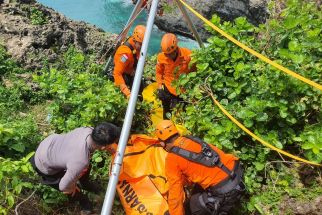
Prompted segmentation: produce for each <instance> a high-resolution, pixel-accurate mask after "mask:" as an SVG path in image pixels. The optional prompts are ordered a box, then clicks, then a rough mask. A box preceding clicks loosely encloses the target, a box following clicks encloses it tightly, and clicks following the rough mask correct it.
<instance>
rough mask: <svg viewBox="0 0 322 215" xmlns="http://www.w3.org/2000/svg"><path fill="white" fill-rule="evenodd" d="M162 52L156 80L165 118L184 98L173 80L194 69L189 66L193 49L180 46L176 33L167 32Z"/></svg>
mask: <svg viewBox="0 0 322 215" xmlns="http://www.w3.org/2000/svg"><path fill="white" fill-rule="evenodd" d="M161 49H162V52H161V53H159V54H158V59H157V65H156V81H157V83H158V98H159V99H160V100H161V102H162V107H163V119H166V118H167V116H166V113H167V112H171V110H172V108H174V107H175V106H176V104H178V103H179V102H182V101H183V100H182V99H181V98H179V97H178V95H177V92H176V89H175V87H174V86H173V81H175V80H178V78H179V76H180V75H181V74H187V73H189V72H191V71H192V70H193V69H191V68H189V63H190V60H191V57H190V55H191V51H190V50H189V49H187V48H181V47H178V40H177V37H176V36H175V35H174V34H171V33H167V34H165V35H164V36H163V37H162V40H161Z"/></svg>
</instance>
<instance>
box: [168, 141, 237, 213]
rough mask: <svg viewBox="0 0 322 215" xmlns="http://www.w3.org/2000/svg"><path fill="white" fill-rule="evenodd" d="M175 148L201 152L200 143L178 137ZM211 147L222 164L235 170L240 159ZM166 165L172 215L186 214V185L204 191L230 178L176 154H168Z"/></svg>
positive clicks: (216, 169) (212, 168) (222, 172)
mask: <svg viewBox="0 0 322 215" xmlns="http://www.w3.org/2000/svg"><path fill="white" fill-rule="evenodd" d="M174 146H177V147H180V148H183V149H186V150H188V151H192V152H197V153H198V152H200V151H201V146H200V145H199V144H198V143H196V142H194V141H192V140H190V139H188V138H186V137H183V136H181V137H178V138H177V139H176V140H175V141H174ZM210 146H211V147H212V148H213V149H214V150H215V151H216V152H217V153H218V155H219V156H220V159H221V162H222V163H223V164H224V165H225V166H226V167H227V168H228V169H229V170H233V168H234V165H235V161H236V160H238V159H237V158H236V157H234V156H233V155H231V154H225V153H224V152H223V151H221V150H220V149H218V148H217V147H215V146H212V145H210ZM165 165H166V166H165V168H166V176H167V178H168V182H169V195H168V204H169V212H170V214H171V215H183V214H184V207H183V201H184V199H185V195H184V186H185V185H189V184H193V183H197V184H199V185H200V186H201V187H202V188H203V189H206V188H208V187H210V186H213V185H216V184H218V183H219V182H221V181H223V180H225V179H226V178H227V177H229V176H228V175H227V174H226V173H225V172H224V171H223V170H221V169H220V168H219V167H206V166H203V165H201V164H197V163H194V162H191V161H189V160H187V159H185V158H183V157H181V156H179V155H176V154H174V153H168V155H167V157H166V164H165Z"/></svg>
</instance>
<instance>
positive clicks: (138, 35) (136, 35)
mask: <svg viewBox="0 0 322 215" xmlns="http://www.w3.org/2000/svg"><path fill="white" fill-rule="evenodd" d="M144 33H145V26H144V25H137V26H136V27H135V28H134V31H133V34H132V36H133V39H134V40H135V41H136V42H139V43H142V42H143V38H144Z"/></svg>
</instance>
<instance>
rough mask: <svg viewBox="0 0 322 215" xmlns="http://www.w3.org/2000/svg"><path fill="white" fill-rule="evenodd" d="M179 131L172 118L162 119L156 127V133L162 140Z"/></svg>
mask: <svg viewBox="0 0 322 215" xmlns="http://www.w3.org/2000/svg"><path fill="white" fill-rule="evenodd" d="M178 133H179V132H178V130H177V128H176V126H175V125H174V124H173V122H172V121H170V120H162V121H161V122H160V123H159V124H158V125H157V127H156V135H157V137H158V138H159V139H160V140H162V141H165V140H167V139H169V138H170V137H172V136H173V135H175V134H178Z"/></svg>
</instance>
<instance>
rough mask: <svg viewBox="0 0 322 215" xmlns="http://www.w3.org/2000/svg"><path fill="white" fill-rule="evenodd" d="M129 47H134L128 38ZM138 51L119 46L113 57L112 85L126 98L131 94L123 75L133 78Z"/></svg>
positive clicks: (131, 40)
mask: <svg viewBox="0 0 322 215" xmlns="http://www.w3.org/2000/svg"><path fill="white" fill-rule="evenodd" d="M128 42H129V43H130V45H131V46H132V47H134V41H133V39H132V38H131V37H130V39H129V40H128ZM139 54H140V52H139V51H136V50H135V49H133V51H132V50H131V49H130V47H128V46H126V45H121V46H120V47H119V48H118V49H117V50H116V53H115V55H114V71H113V77H114V84H115V85H116V86H119V87H120V89H121V91H122V93H123V94H124V95H126V96H127V97H128V96H129V95H130V94H131V91H130V89H129V88H128V87H127V86H126V83H125V81H124V78H123V75H124V74H128V75H131V76H134V73H135V68H136V64H137V60H138V59H139Z"/></svg>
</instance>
